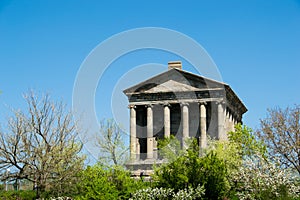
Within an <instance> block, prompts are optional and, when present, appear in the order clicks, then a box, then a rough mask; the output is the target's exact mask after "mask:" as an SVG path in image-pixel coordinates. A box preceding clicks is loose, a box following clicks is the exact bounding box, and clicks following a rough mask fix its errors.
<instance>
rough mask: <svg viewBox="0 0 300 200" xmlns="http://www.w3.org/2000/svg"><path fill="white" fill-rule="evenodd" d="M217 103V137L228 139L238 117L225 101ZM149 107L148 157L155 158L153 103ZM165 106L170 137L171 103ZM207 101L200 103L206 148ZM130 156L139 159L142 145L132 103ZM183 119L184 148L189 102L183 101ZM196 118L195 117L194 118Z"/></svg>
mask: <svg viewBox="0 0 300 200" xmlns="http://www.w3.org/2000/svg"><path fill="white" fill-rule="evenodd" d="M216 103H217V121H218V123H217V133H218V134H217V139H220V140H226V139H227V134H226V133H227V132H228V131H233V130H234V125H235V124H236V123H237V122H238V120H237V119H236V117H235V116H234V115H233V114H232V112H230V110H229V109H226V106H225V104H224V103H223V102H216ZM145 106H146V107H147V156H146V159H154V158H155V156H154V155H155V153H154V152H153V150H156V149H157V143H156V141H155V138H154V136H153V105H152V104H149V105H145ZM163 106H164V108H163V113H164V116H163V117H164V120H163V123H164V137H165V138H168V137H170V135H171V110H170V104H169V103H165V104H164V105H163ZM206 107H207V103H206V102H201V103H199V115H200V117H199V125H200V138H199V139H200V140H199V145H200V148H206V145H207V108H206ZM129 108H130V158H131V160H133V161H134V160H139V154H140V146H139V141H138V138H137V132H136V130H137V116H136V106H135V105H130V106H129ZM181 119H182V144H183V148H187V147H186V145H185V141H186V139H187V138H189V137H190V136H189V120H190V119H189V103H181ZM192 120H195V119H192Z"/></svg>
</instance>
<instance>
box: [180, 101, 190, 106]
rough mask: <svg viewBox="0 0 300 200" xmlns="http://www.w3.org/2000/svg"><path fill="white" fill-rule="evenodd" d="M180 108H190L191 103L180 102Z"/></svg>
mask: <svg viewBox="0 0 300 200" xmlns="http://www.w3.org/2000/svg"><path fill="white" fill-rule="evenodd" d="M180 106H181V107H183V106H189V103H187V102H180Z"/></svg>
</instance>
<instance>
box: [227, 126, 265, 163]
mask: <svg viewBox="0 0 300 200" xmlns="http://www.w3.org/2000/svg"><path fill="white" fill-rule="evenodd" d="M234 129H235V130H234V131H231V132H229V133H228V139H229V142H230V143H231V144H235V148H236V150H237V151H238V152H237V153H238V154H239V156H240V157H241V159H243V158H245V157H249V156H252V155H255V154H257V153H259V154H260V155H262V156H265V154H266V153H267V152H266V146H265V144H264V143H263V142H262V141H260V140H258V139H257V138H255V136H254V134H253V130H252V129H251V128H249V127H247V126H246V125H242V124H240V123H239V124H236V125H235V126H234Z"/></svg>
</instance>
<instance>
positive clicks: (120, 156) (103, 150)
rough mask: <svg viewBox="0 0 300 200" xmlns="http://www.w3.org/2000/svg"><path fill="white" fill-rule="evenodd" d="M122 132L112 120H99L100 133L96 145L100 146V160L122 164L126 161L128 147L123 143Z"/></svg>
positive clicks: (109, 163) (106, 162)
mask: <svg viewBox="0 0 300 200" xmlns="http://www.w3.org/2000/svg"><path fill="white" fill-rule="evenodd" d="M124 135H125V134H124V132H123V131H122V129H121V128H120V126H119V125H118V124H117V123H116V122H115V121H114V120H113V119H108V120H102V121H101V122H100V135H99V137H98V138H97V145H98V147H99V148H100V154H101V155H100V158H99V160H100V162H103V163H105V164H108V165H111V164H113V165H120V166H121V165H123V164H125V162H126V159H127V154H128V147H126V146H125V144H124Z"/></svg>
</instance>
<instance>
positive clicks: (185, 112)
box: [182, 103, 189, 149]
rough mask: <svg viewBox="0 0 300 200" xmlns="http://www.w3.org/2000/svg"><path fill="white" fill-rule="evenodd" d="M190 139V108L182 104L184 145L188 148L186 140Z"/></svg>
mask: <svg viewBox="0 0 300 200" xmlns="http://www.w3.org/2000/svg"><path fill="white" fill-rule="evenodd" d="M187 138H189V107H188V104H187V103H183V104H182V144H183V148H185V149H186V148H187V146H186V143H185V142H186V139H187Z"/></svg>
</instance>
